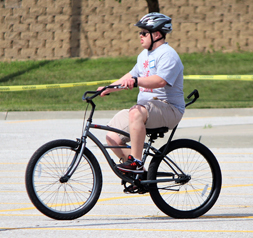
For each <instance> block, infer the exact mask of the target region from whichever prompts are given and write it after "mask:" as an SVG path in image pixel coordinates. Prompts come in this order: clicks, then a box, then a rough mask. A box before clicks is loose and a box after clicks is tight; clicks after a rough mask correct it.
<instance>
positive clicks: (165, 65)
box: [130, 43, 185, 113]
mask: <svg viewBox="0 0 253 238" xmlns="http://www.w3.org/2000/svg"><path fill="white" fill-rule="evenodd" d="M183 70H184V66H183V64H182V62H181V60H180V58H179V55H178V54H177V52H176V51H175V50H174V49H173V48H172V47H171V46H169V45H168V43H164V44H163V45H161V46H159V47H158V48H156V49H155V50H153V51H148V50H146V49H145V50H143V51H142V52H141V53H140V54H139V56H138V58H137V63H136V65H135V66H134V67H133V69H132V70H131V71H130V74H131V75H132V76H136V77H148V76H151V75H158V76H160V77H161V78H163V79H164V80H165V81H166V82H167V84H166V85H165V86H164V87H162V88H156V89H146V88H142V87H139V90H140V91H139V94H138V99H137V104H145V103H146V102H147V101H152V100H154V99H153V98H154V97H157V98H158V99H161V100H166V101H167V102H169V103H171V104H172V105H173V106H175V107H176V108H178V109H179V111H180V112H181V113H184V109H185V101H184V92H183Z"/></svg>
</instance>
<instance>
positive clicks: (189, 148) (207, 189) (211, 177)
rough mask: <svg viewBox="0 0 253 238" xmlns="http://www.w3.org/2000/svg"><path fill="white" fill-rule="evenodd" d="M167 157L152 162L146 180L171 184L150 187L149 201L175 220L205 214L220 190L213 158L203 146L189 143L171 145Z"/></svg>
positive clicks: (216, 167)
mask: <svg viewBox="0 0 253 238" xmlns="http://www.w3.org/2000/svg"><path fill="white" fill-rule="evenodd" d="M163 148H164V147H162V148H161V149H160V151H163ZM166 154H167V155H166V156H164V157H163V158H161V157H160V158H159V157H158V158H153V159H152V161H151V163H150V166H149V170H148V180H155V179H165V178H167V179H168V178H170V179H172V180H173V181H171V182H165V183H157V184H150V195H151V198H152V200H153V201H154V203H155V204H156V205H157V207H158V208H159V209H160V210H161V211H162V212H164V213H165V214H167V215H169V216H171V217H174V218H196V217H199V216H201V215H203V214H205V213H206V212H207V211H208V210H209V209H211V207H212V206H213V205H214V204H215V202H216V200H217V199H218V196H219V193H220V190H221V171H220V166H219V164H218V162H217V160H216V158H215V156H214V155H213V154H212V152H211V151H210V150H209V149H208V148H207V147H205V146H204V145H203V144H201V143H199V142H197V141H193V140H188V139H180V140H175V141H172V142H171V144H170V146H169V149H168V151H167V153H166ZM172 161H173V162H174V164H173V162H172ZM178 168H180V169H181V171H180V170H179V169H178ZM185 175H186V176H185ZM182 178H184V179H182ZM176 179H178V180H176Z"/></svg>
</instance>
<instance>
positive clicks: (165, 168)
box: [25, 85, 222, 220]
mask: <svg viewBox="0 0 253 238" xmlns="http://www.w3.org/2000/svg"><path fill="white" fill-rule="evenodd" d="M107 88H120V85H117V86H115V85H113V86H112V85H109V86H106V87H104V88H103V89H102V90H100V91H87V92H85V93H84V95H83V100H84V101H86V102H87V108H88V105H91V106H92V109H91V111H90V114H89V116H88V118H87V120H85V117H86V113H87V108H86V110H85V114H84V123H83V128H82V136H81V138H79V139H77V140H76V141H72V140H66V139H62V140H61V139H60V140H54V141H51V142H48V143H46V144H44V145H43V146H41V147H40V148H39V149H38V150H37V151H36V152H35V153H34V154H33V155H32V157H31V159H30V161H29V163H28V165H27V169H26V175H25V182H26V189H27V193H28V195H29V197H30V200H31V201H32V203H33V204H34V206H35V207H36V208H37V209H38V210H39V211H40V212H42V213H43V214H44V215H46V216H48V217H50V218H53V219H57V220H71V219H76V218H79V217H81V216H83V215H84V214H86V213H87V212H89V211H90V210H91V209H92V208H93V206H94V205H95V204H96V202H97V200H98V198H99V196H100V193H101V189H102V172H101V168H100V165H99V162H98V160H97V159H96V157H95V156H94V154H93V153H92V152H91V150H89V149H88V146H87V138H89V139H90V140H91V141H92V142H93V143H95V144H96V146H97V147H98V148H99V149H100V150H101V152H102V154H103V155H104V157H105V158H106V160H107V162H108V163H109V165H110V167H111V169H112V171H113V172H114V173H115V174H116V175H117V176H118V177H119V178H120V179H121V180H122V185H124V191H125V192H126V193H140V194H144V193H148V192H149V194H150V196H151V198H152V200H153V202H154V203H155V204H156V206H157V207H158V208H159V209H160V210H161V211H162V212H164V213H165V214H166V215H168V216H171V217H173V218H196V217H199V216H201V215H203V214H205V213H206V212H207V211H208V210H210V209H211V208H212V206H213V205H214V204H215V202H216V200H217V199H218V196H219V194H220V190H221V181H222V176H221V170H220V166H219V164H218V162H217V160H216V158H215V156H214V155H213V153H212V152H211V151H210V150H209V149H208V148H207V147H206V146H204V145H203V144H201V143H200V142H198V141H194V140H190V139H177V140H172V138H173V136H174V134H175V132H176V129H177V126H176V127H175V128H174V129H173V130H172V131H171V133H170V135H169V139H168V141H167V143H166V144H165V145H163V146H162V147H161V148H160V149H156V148H154V147H153V146H152V143H153V142H154V141H155V140H156V139H157V138H159V137H163V136H164V134H165V133H166V132H168V130H169V129H168V128H166V127H162V128H156V129H147V130H146V131H147V137H148V138H149V139H148V142H145V144H144V148H143V150H144V152H143V158H142V160H143V162H144V163H145V161H146V160H147V157H148V156H151V161H150V163H149V167H148V170H147V171H145V172H144V173H142V174H134V173H123V172H121V171H120V170H118V168H117V165H116V163H115V161H114V160H113V159H112V158H111V157H110V155H109V153H108V150H109V149H112V148H130V146H129V145H127V146H126V147H124V146H123V147H122V146H120V147H117V146H115V147H112V146H108V145H103V144H102V143H101V142H100V141H99V139H98V138H97V137H95V136H94V135H93V134H92V133H91V132H90V129H92V128H93V129H99V130H106V131H113V132H116V133H120V134H123V135H126V136H129V134H128V133H126V132H124V131H121V130H118V129H116V128H112V127H109V126H104V125H98V124H92V118H93V114H94V111H95V107H96V105H95V103H94V102H93V99H94V98H95V97H97V96H98V95H100V94H101V93H102V92H103V91H104V90H105V89H107ZM88 94H92V95H91V96H89V97H88V96H87V95H88ZM193 95H194V98H193V99H192V100H191V101H190V102H188V103H187V104H186V107H187V106H189V105H191V104H192V103H194V102H195V101H196V100H197V99H198V98H199V93H198V91H197V90H194V91H193V92H192V93H191V94H190V95H189V96H188V97H187V98H188V99H190V98H191V97H192V96H193ZM129 184H130V185H129ZM128 185H129V186H128Z"/></svg>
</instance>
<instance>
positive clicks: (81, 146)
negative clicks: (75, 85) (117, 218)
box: [61, 88, 199, 184]
mask: <svg viewBox="0 0 253 238" xmlns="http://www.w3.org/2000/svg"><path fill="white" fill-rule="evenodd" d="M103 90H105V88H104V89H103ZM103 90H101V91H87V92H86V93H85V94H84V96H83V100H86V102H87V103H90V104H91V106H92V110H91V112H90V115H89V117H88V119H87V122H86V126H85V129H84V131H83V135H82V137H81V139H80V140H79V143H80V144H79V147H78V148H77V152H76V156H75V157H74V159H73V161H72V163H71V165H70V167H69V168H68V171H67V172H66V174H65V175H64V176H62V177H61V180H62V182H66V181H67V180H68V179H69V178H70V177H71V176H72V174H73V173H74V172H75V170H76V168H77V167H78V165H79V163H80V161H81V158H82V155H83V152H84V150H85V148H86V139H87V138H90V139H91V140H92V141H93V142H94V143H95V144H96V145H97V146H98V148H99V149H100V150H101V152H102V153H103V155H104V156H105V158H106V160H107V161H108V163H109V165H110V167H111V169H112V170H113V171H114V173H115V174H116V175H117V176H118V177H120V178H121V179H123V180H124V181H126V182H129V183H131V184H135V182H136V180H134V179H131V178H130V177H128V176H125V175H124V174H123V173H122V172H121V171H120V170H118V168H117V165H116V164H115V162H114V160H113V159H111V157H110V155H109V153H108V152H107V150H106V149H110V148H131V147H129V146H107V145H103V144H102V143H101V142H100V141H99V140H98V139H97V138H96V137H95V136H94V135H93V134H92V133H91V132H90V131H89V130H90V128H94V129H100V130H106V131H113V132H116V133H119V134H122V135H124V136H127V137H130V135H129V133H126V132H125V131H122V130H119V129H116V128H113V127H109V126H103V125H97V124H92V117H93V114H94V111H95V107H96V105H95V103H94V102H93V101H92V99H93V98H95V97H96V96H98V95H100V94H101V92H102V91H103ZM89 93H91V94H94V95H93V96H91V97H86V95H87V94H89ZM192 95H194V99H193V100H192V101H191V102H189V103H187V104H186V105H185V106H186V107H187V106H189V105H190V104H192V103H194V102H195V101H196V100H197V98H198V97H199V94H198V91H197V90H196V89H195V90H194V91H193V92H192V93H191V94H190V95H189V96H188V97H187V98H188V99H189V98H190V97H191V96H192ZM176 129H177V126H176V127H175V128H174V129H173V130H172V132H171V134H170V137H169V139H168V142H167V143H166V146H165V147H164V150H163V151H162V152H161V151H159V150H157V149H155V148H154V147H152V146H151V144H152V142H153V141H152V139H150V140H149V143H145V144H144V148H146V151H145V152H144V162H145V159H146V157H147V156H148V155H152V156H154V157H156V156H157V157H161V156H164V155H165V154H166V152H167V150H168V148H169V144H170V142H171V140H172V137H173V136H174V133H175V131H176ZM149 149H155V150H156V154H151V153H149ZM168 159H169V158H168ZM169 160H170V159H169ZM170 162H172V163H173V161H171V160H170ZM167 163H168V162H167ZM173 164H174V163H173ZM174 165H175V164H174ZM175 166H176V165H175ZM176 167H177V166H176ZM177 169H179V171H181V170H180V168H178V167H177ZM181 172H182V171H181ZM182 174H183V175H185V174H184V173H183V172H182ZM137 178H138V175H137ZM176 180H177V179H174V178H173V179H157V180H143V181H140V183H141V184H150V183H159V182H171V181H176Z"/></svg>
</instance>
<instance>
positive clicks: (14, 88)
mask: <svg viewBox="0 0 253 238" xmlns="http://www.w3.org/2000/svg"><path fill="white" fill-rule="evenodd" d="M115 81H116V79H113V80H103V81H94V82H80V83H61V84H41V85H20V86H0V92H10V91H25V90H38V89H52V88H72V87H79V86H91V85H98V84H110V83H113V82H115Z"/></svg>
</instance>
